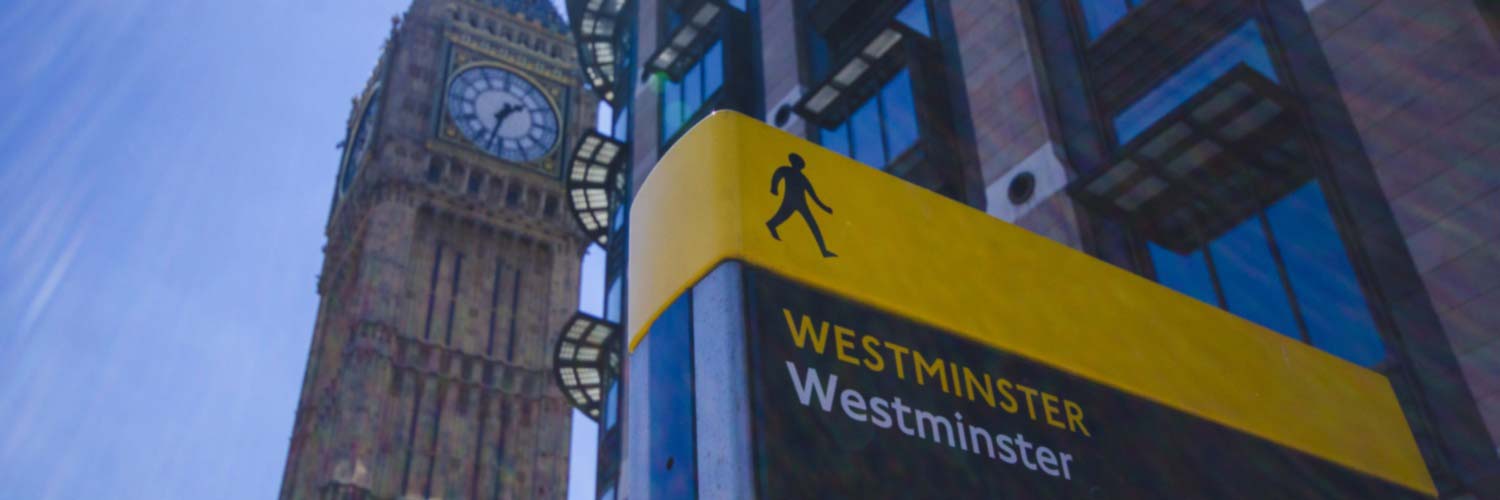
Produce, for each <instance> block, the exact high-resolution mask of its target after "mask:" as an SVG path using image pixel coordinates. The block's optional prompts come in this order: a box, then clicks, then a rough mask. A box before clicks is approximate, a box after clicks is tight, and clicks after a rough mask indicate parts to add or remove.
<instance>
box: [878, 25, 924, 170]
mask: <svg viewBox="0 0 1500 500" xmlns="http://www.w3.org/2000/svg"><path fill="white" fill-rule="evenodd" d="M918 2H920V0H918ZM880 101H881V111H883V112H884V113H885V137H886V145H887V148H886V149H887V151H888V152H889V153H890V156H889V157H887V158H886V161H885V163H890V162H891V161H894V160H895V159H896V157H897V156H900V155H901V153H904V152H906V150H907V149H908V148H910V147H912V146H913V145H915V144H916V143H917V106H916V103H915V102H914V100H913V99H912V91H911V73H910V72H908V70H904V69H903V70H901V72H900V73H897V74H896V76H895V77H894V78H892V79H891V81H890V82H888V83H886V84H885V88H883V89H881V90H880Z"/></svg>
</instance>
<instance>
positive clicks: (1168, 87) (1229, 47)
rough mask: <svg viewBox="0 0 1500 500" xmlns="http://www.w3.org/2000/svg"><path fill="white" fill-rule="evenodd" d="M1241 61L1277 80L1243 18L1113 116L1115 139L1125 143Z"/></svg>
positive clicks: (1252, 25) (1257, 38)
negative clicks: (1241, 21)
mask: <svg viewBox="0 0 1500 500" xmlns="http://www.w3.org/2000/svg"><path fill="white" fill-rule="evenodd" d="M1241 63H1243V64H1246V65H1248V66H1250V67H1251V68H1253V69H1255V70H1256V71H1259V72H1260V73H1261V74H1263V75H1265V76H1266V77H1267V78H1270V79H1271V80H1272V81H1277V78H1276V68H1275V67H1274V66H1272V65H1271V55H1270V54H1269V53H1267V52H1266V44H1265V40H1263V39H1261V36H1260V29H1259V28H1257V27H1256V24H1255V21H1249V22H1246V23H1245V24H1244V25H1242V26H1240V28H1239V29H1236V30H1234V32H1232V33H1230V34H1229V36H1226V37H1224V39H1223V40H1220V41H1219V43H1217V44H1214V46H1213V47H1209V49H1208V50H1205V51H1203V53H1202V54H1199V55H1198V57H1197V58H1195V59H1193V60H1192V61H1191V62H1189V63H1188V64H1187V65H1186V66H1183V67H1182V69H1179V70H1177V72H1176V73H1173V74H1172V76H1170V77H1167V79H1166V80H1165V81H1163V82H1161V84H1159V85H1157V86H1156V88H1154V89H1152V90H1151V91H1150V92H1147V93H1146V95H1145V96H1143V97H1141V98H1140V99H1139V100H1137V101H1136V102H1135V103H1133V104H1131V105H1129V106H1126V107H1125V109H1124V110H1123V111H1121V112H1120V113H1119V114H1118V115H1116V116H1115V139H1116V140H1117V141H1118V142H1119V143H1120V144H1125V143H1127V142H1130V140H1131V139H1134V138H1135V136H1137V135H1140V133H1141V132H1143V131H1145V130H1146V129H1148V128H1151V125H1152V124H1155V123H1156V121H1157V120H1160V119H1161V118H1162V117H1163V116H1166V115H1167V114H1169V113H1171V112H1172V110H1174V109H1176V108H1177V106H1178V105H1180V104H1182V103H1183V102H1184V101H1187V100H1188V99H1191V98H1192V97H1193V95H1194V94H1197V93H1198V91H1200V90H1203V88H1204V87H1207V86H1208V84H1210V83H1213V81H1214V80H1215V79H1217V78H1219V77H1221V76H1224V74H1225V73H1228V72H1229V70H1231V69H1234V67H1235V66H1238V65H1240V64H1241Z"/></svg>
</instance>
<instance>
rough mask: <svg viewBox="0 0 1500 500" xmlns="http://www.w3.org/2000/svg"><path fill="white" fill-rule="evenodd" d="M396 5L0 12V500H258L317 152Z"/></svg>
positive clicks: (307, 308)
mask: <svg viewBox="0 0 1500 500" xmlns="http://www.w3.org/2000/svg"><path fill="white" fill-rule="evenodd" d="M406 3H407V2H406V0H362V1H352V0H350V1H338V2H335V1H326V0H298V1H290V0H261V1H256V2H201V1H187V0H156V1H146V0H93V1H90V0H74V1H68V0H64V1H57V0H12V1H10V2H7V5H6V7H5V8H4V9H0V57H3V60H4V61H5V63H6V66H7V69H6V71H3V72H0V98H3V101H4V102H5V103H6V105H7V106H8V109H7V110H6V111H5V113H3V114H0V408H4V409H5V411H4V412H0V498H28V499H50V498H90V497H96V498H127V499H128V498H206V497H212V498H257V499H259V498H270V497H274V496H275V494H276V491H277V487H278V486H279V483H280V479H281V471H282V464H283V461H284V459H285V454H286V447H287V438H288V436H289V434H290V430H291V421H292V413H293V409H294V407H295V402H296V398H297V393H298V390H299V389H300V387H299V386H300V383H301V380H302V373H303V369H304V365H305V363H306V360H307V349H308V341H309V338H310V335H311V332H312V325H313V317H314V315H315V313H316V306H317V296H316V293H315V289H314V287H315V283H316V276H317V273H318V269H319V265H320V262H321V260H322V253H321V247H322V245H323V242H324V237H323V234H322V227H323V223H324V219H325V217H326V215H327V211H328V201H329V196H330V193H331V190H332V188H333V179H334V174H335V169H336V168H337V162H338V150H336V149H335V147H334V144H335V143H337V142H338V141H339V140H340V139H342V135H343V127H344V122H345V119H346V118H347V116H348V112H349V106H350V104H349V100H350V98H351V97H352V96H353V95H354V94H355V93H357V92H358V91H359V90H360V89H361V87H362V85H363V83H364V81H365V79H366V77H367V76H368V75H369V72H370V70H371V69H372V68H373V66H374V63H375V60H376V57H377V55H378V53H379V49H380V46H381V43H382V41H383V40H384V38H385V36H386V34H387V33H388V30H389V29H390V18H391V16H392V15H393V14H397V13H399V12H401V11H402V10H403V9H404V8H405V5H406ZM596 255H597V254H596ZM597 260H598V259H594V261H592V262H590V263H589V265H588V266H586V267H587V268H588V269H589V270H590V271H589V272H588V273H586V274H588V275H589V277H588V278H586V281H589V282H590V283H593V282H594V281H595V280H597V276H598V274H599V273H600V272H601V270H600V267H601V266H600V265H599V263H598V262H597ZM598 288H599V287H598V286H597V285H593V284H590V285H586V286H585V287H584V295H585V296H584V302H585V309H589V310H595V311H597V308H598V306H597V302H598V297H597V296H598V290H597V289H598ZM578 420H583V419H578ZM585 423H586V422H585ZM579 427H580V428H579V429H575V430H576V431H578V432H582V433H583V434H582V435H583V436H584V439H582V440H577V441H582V442H581V443H578V444H581V445H582V446H577V445H575V447H574V454H575V456H577V457H580V458H583V460H580V461H579V462H583V465H584V467H585V468H584V470H582V471H581V472H582V474H575V477H576V478H581V479H584V481H583V482H582V483H575V485H574V486H573V487H572V488H570V489H571V490H573V493H575V494H577V493H585V494H584V495H583V497H587V496H588V495H587V493H589V492H592V489H593V487H592V484H591V482H592V476H593V473H592V465H593V464H592V440H593V434H592V429H591V428H590V426H589V425H580V426H579Z"/></svg>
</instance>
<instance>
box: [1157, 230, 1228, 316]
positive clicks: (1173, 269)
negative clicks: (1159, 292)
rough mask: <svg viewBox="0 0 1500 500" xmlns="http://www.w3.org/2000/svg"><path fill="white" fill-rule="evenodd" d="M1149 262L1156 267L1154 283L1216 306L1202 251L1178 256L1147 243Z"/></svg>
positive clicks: (1216, 301)
mask: <svg viewBox="0 0 1500 500" xmlns="http://www.w3.org/2000/svg"><path fill="white" fill-rule="evenodd" d="M1147 248H1148V249H1149V251H1150V252H1151V262H1152V264H1153V265H1154V266H1155V267H1156V281H1157V282H1159V283H1161V284H1162V285H1166V286H1167V287H1168V288H1171V289H1173V290H1177V291H1179V292H1182V293H1183V294H1185V295H1187V296H1189V297H1192V298H1195V299H1198V300H1199V301H1202V302H1204V303H1207V304H1209V305H1213V306H1217V305H1218V304H1219V299H1218V297H1217V296H1215V294H1214V283H1213V277H1211V276H1209V272H1208V262H1207V260H1205V259H1204V257H1203V251H1202V250H1194V251H1193V252H1192V253H1189V254H1187V255H1180V254H1178V253H1176V252H1173V251H1171V250H1167V249H1165V248H1162V247H1160V246H1157V244H1155V243H1148V244H1147Z"/></svg>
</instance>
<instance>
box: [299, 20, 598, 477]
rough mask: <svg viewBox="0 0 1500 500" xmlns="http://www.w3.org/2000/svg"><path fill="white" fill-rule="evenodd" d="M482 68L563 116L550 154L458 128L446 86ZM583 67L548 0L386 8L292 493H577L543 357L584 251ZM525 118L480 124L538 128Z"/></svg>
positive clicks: (564, 313) (330, 251) (329, 260)
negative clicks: (514, 80)
mask: <svg viewBox="0 0 1500 500" xmlns="http://www.w3.org/2000/svg"><path fill="white" fill-rule="evenodd" d="M476 65H481V66H492V67H497V68H503V69H505V70H506V71H509V72H511V73H513V74H514V75H515V76H516V77H518V78H522V79H524V80H526V81H528V82H532V84H533V85H534V86H535V87H537V89H538V90H539V91H540V94H539V95H541V96H544V97H545V99H540V98H538V99H534V100H532V101H528V102H529V103H531V104H532V105H534V106H535V107H536V108H538V109H544V108H542V104H543V103H544V104H545V105H546V106H550V107H551V108H552V109H553V110H554V112H555V114H556V117H557V120H556V122H557V124H558V125H559V127H560V130H556V131H552V132H555V136H556V139H555V140H556V143H555V144H551V145H549V147H547V148H540V147H538V148H533V149H535V150H536V151H538V154H542V153H541V152H545V154H544V155H541V156H537V157H533V158H531V159H529V160H528V161H524V162H523V161H507V160H502V159H501V155H498V154H495V152H494V149H496V148H498V146H496V147H494V148H489V149H488V150H487V148H486V147H485V145H482V144H478V143H477V142H476V141H475V140H474V139H472V138H471V137H469V136H465V135H464V134H461V133H459V132H458V129H457V127H458V124H456V123H455V120H456V119H464V118H463V116H464V112H465V111H466V110H457V109H455V110H450V109H448V107H449V106H450V104H449V103H450V102H452V101H450V99H449V94H450V92H451V91H452V89H451V88H450V85H452V84H453V82H454V81H455V78H456V77H457V72H459V71H461V70H463V69H465V68H469V67H474V66H476ZM579 78H580V75H579V68H578V64H577V61H576V51H574V50H572V42H571V41H570V40H569V39H568V35H567V31H566V26H565V25H564V24H563V23H562V21H561V18H560V17H558V15H557V13H556V12H555V11H553V10H552V7H551V5H550V4H549V3H548V2H547V0H415V1H414V2H413V4H412V6H411V7H410V9H409V10H408V11H407V13H406V14H405V15H404V16H403V17H401V18H399V19H394V20H393V23H392V30H391V35H390V38H389V40H388V41H387V43H386V47H385V51H384V52H383V54H382V55H381V58H380V61H379V62H378V63H377V65H376V69H375V71H374V72H373V74H372V75H371V78H370V80H369V82H368V83H367V85H366V89H365V90H364V91H363V92H361V93H360V94H359V96H358V97H357V98H356V99H355V101H354V105H353V110H352V111H351V114H350V120H349V139H348V140H346V142H345V145H346V147H345V150H346V153H345V155H344V160H343V163H342V164H341V165H340V167H339V174H338V177H339V182H338V187H336V188H335V194H334V201H333V207H332V209H331V211H330V214H329V219H328V226H327V235H328V244H327V245H326V246H325V248H324V259H325V260H324V265H323V271H322V274H321V275H320V277H319V280H318V294H319V296H320V297H321V302H320V306H319V310H318V318H317V323H316V325H315V326H314V332H313V339H312V346H311V352H310V354H309V359H308V363H307V373H306V375H305V379H304V382H303V387H302V397H301V400H300V403H299V407H298V411H297V415H296V421H295V427H294V429H293V433H292V438H291V445H290V449H289V451H288V453H287V462H286V469H285V472H284V477H283V479H282V488H281V497H282V498H296V499H301V498H475V499H481V498H482V499H495V498H562V497H565V496H566V484H567V467H568V438H569V431H570V415H571V407H570V406H569V404H568V402H567V401H566V400H565V399H564V398H563V396H562V395H561V393H559V392H558V390H557V388H556V387H555V386H554V385H553V384H552V383H551V373H550V366H549V364H550V361H551V355H550V354H551V353H550V349H551V347H552V346H553V345H554V344H555V343H556V338H555V335H556V333H557V332H558V331H559V330H560V328H561V326H562V324H563V323H564V322H565V321H566V320H567V319H568V317H569V316H570V315H571V314H572V313H573V311H574V309H575V308H576V305H577V288H578V279H579V278H578V264H579V261H580V259H581V256H582V252H583V249H584V246H585V245H586V244H587V242H586V240H585V239H584V237H583V235H581V234H580V233H579V232H578V230H577V229H576V227H575V225H574V223H573V221H572V220H571V219H570V218H569V216H568V214H567V213H566V210H567V206H566V203H565V199H564V192H563V185H562V182H561V181H560V175H561V172H560V171H559V170H560V168H561V165H564V164H565V163H564V162H563V158H562V155H563V154H565V153H563V152H565V151H569V150H571V149H572V144H573V143H574V141H576V140H577V138H578V136H579V135H580V134H581V133H582V131H583V130H584V129H586V128H588V127H589V126H590V125H591V124H592V123H593V120H594V117H593V113H594V104H595V101H594V99H593V98H592V97H590V95H589V94H588V93H587V92H584V91H583V90H582V89H581V88H580V84H579V81H580V80H579ZM483 85H485V86H493V85H495V84H493V83H488V82H487V83H484V84H483ZM501 87H504V85H501ZM486 88H491V87H486ZM471 94H472V93H471ZM471 97H472V95H471ZM510 98H511V97H506V99H510ZM517 102H519V101H517ZM505 105H506V106H512V105H515V106H517V107H519V104H511V103H506V104H505ZM505 109H509V108H505ZM467 112H468V114H469V115H473V114H474V112H473V110H467ZM486 112H487V113H488V110H486ZM535 112H537V113H542V112H544V111H535ZM512 114H514V112H513V111H502V112H500V113H490V115H487V116H486V118H485V119H484V120H479V121H474V119H473V118H472V117H470V118H468V119H469V120H470V121H471V122H470V126H471V127H472V126H474V124H478V125H481V126H489V127H492V128H493V131H492V135H500V134H501V132H502V130H509V129H520V130H522V132H521V134H525V133H527V132H526V130H527V129H526V128H525V127H526V125H520V126H518V125H514V123H515V122H514V120H516V119H517V118H513V117H511V116H509V115H512ZM518 116H519V115H518ZM455 117H459V118H455ZM507 120H511V121H507ZM508 124H509V125H508ZM507 133H509V132H507ZM471 135H472V134H471ZM545 135H546V134H543V133H541V132H538V133H537V134H536V136H537V137H543V136H545ZM518 137H519V136H518ZM495 140H496V141H497V142H503V141H500V140H499V139H495Z"/></svg>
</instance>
